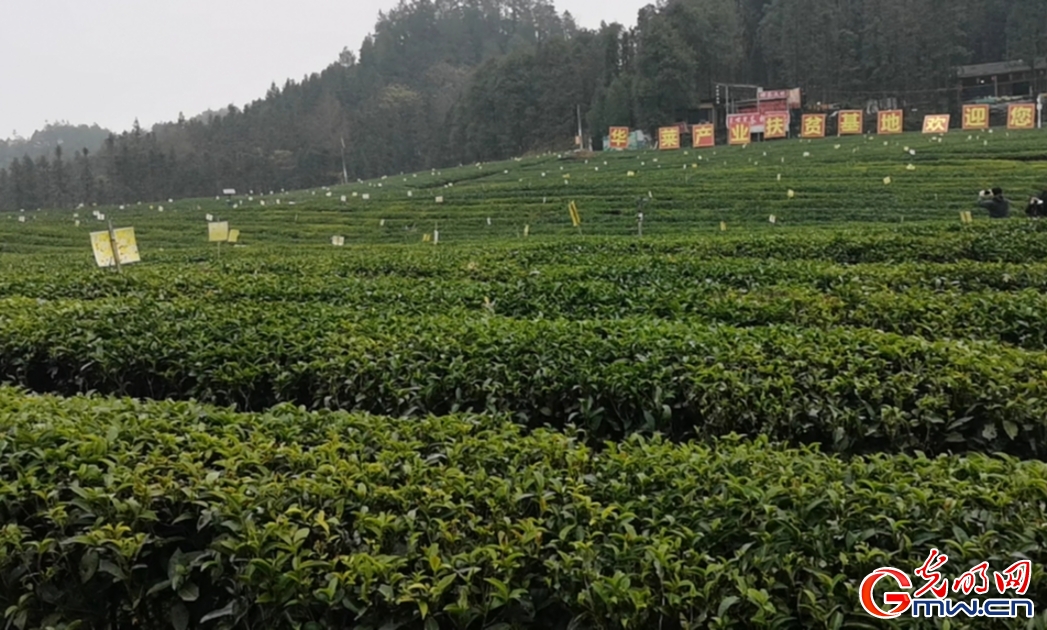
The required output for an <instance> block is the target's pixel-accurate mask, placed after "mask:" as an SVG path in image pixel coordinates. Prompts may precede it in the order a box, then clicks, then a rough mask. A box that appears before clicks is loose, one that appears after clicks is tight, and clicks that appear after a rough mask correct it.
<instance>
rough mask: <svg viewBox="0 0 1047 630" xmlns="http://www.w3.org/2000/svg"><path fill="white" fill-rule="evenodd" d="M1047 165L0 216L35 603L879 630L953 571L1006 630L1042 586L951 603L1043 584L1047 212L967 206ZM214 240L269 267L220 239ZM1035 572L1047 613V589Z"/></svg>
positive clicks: (535, 184) (199, 613) (801, 145)
mask: <svg viewBox="0 0 1047 630" xmlns="http://www.w3.org/2000/svg"><path fill="white" fill-rule="evenodd" d="M1045 137H1047V133H1045V132H1043V131H1030V132H1023V133H1008V132H1006V131H1003V130H994V131H993V133H988V132H986V133H982V134H967V133H963V134H960V133H953V134H949V135H946V136H944V137H942V136H924V135H920V134H905V135H902V136H892V137H890V138H888V139H884V138H882V137H875V136H868V137H856V138H849V139H841V140H833V139H827V140H823V141H816V142H807V141H804V142H801V141H796V140H793V141H780V142H767V143H762V144H760V143H758V144H751V145H749V146H747V147H745V148H743V147H719V148H715V149H709V150H702V151H694V150H690V151H682V150H681V151H664V152H654V151H647V152H636V153H615V154H602V155H587V154H578V155H566V154H562V155H561V154H551V155H540V156H531V157H526V158H520V159H517V160H509V161H505V162H496V163H492V162H488V163H481V164H475V163H474V164H470V165H464V166H461V167H456V168H453V169H433V170H427V171H423V172H419V173H405V174H403V175H397V176H387V177H383V178H376V179H372V180H367V181H361V182H356V183H354V184H352V185H348V186H341V187H334V188H331V189H325V188H323V187H320V188H314V189H309V190H298V191H280V190H279V189H275V190H272V191H270V190H268V189H266V190H261V189H255V190H253V191H252V190H250V189H249V190H247V191H238V195H237V196H236V197H235V198H234V199H230V200H223V199H215V198H214V197H213V196H211V197H208V198H198V199H179V200H172V201H168V200H162V199H145V200H143V201H142V203H141V205H139V204H138V203H137V202H136V203H134V204H133V205H129V206H125V207H123V208H121V207H119V206H116V207H113V206H104V207H103V206H99V207H90V206H88V207H84V208H80V209H76V210H74V209H71V208H61V209H44V210H40V211H35V210H27V211H26V212H13V213H12V212H7V213H0V245H2V248H0V263H2V264H0V381H3V383H4V384H3V385H0V479H2V480H3V482H2V483H0V522H2V523H3V527H2V528H0V576H3V579H0V608H2V609H3V610H5V611H6V613H5V614H6V615H7V616H8V617H9V618H11V619H12V625H13V626H14V627H26V628H30V627H32V628H35V627H47V626H49V627H70V626H73V625H79V626H80V627H92V628H95V627H97V628H101V627H118V628H124V627H141V628H146V629H148V630H154V629H155V630H160V629H162V628H171V627H174V628H189V627H194V628H195V627H209V626H208V624H213V625H214V626H215V627H222V628H228V629H229V630H234V629H235V630H241V629H244V630H247V629H250V628H260V627H266V628H269V627H288V628H292V627H302V628H306V629H309V630H322V629H327V628H331V629H332V630H333V629H335V628H358V629H360V630H364V629H369V630H374V629H376V628H383V627H384V628H391V627H400V628H404V629H409V630H444V629H445V630H450V629H452V628H456V629H460V628H485V629H491V628H510V627H511V628H521V629H524V630H530V629H534V630H539V629H541V630H581V629H583V628H584V629H592V630H597V629H602V628H624V627H631V628H674V629H677V630H684V629H693V630H697V629H698V628H706V627H716V628H742V629H748V628H842V627H856V628H857V627H871V624H870V620H871V619H872V618H871V617H870V616H869V614H868V613H867V612H866V610H865V609H863V600H861V599H860V597H859V593H860V588H861V584H862V582H863V578H864V577H865V576H867V575H869V574H870V573H871V572H873V571H875V570H876V569H877V568H879V567H881V566H885V565H887V564H888V563H890V565H891V566H895V567H900V569H899V570H900V571H903V572H905V573H906V574H907V575H912V574H913V572H914V571H915V570H917V568H918V567H920V566H921V565H922V564H923V563H924V561H925V560H926V558H928V556H929V555H930V554H931V553H932V550H940V551H941V552H942V553H943V554H946V555H947V556H948V558H949V560H950V562H949V564H948V566H947V567H945V569H943V573H942V574H943V575H944V576H946V577H947V578H948V579H949V583H948V584H947V587H950V586H951V591H952V592H951V595H950V596H951V598H952V599H953V600H954V601H957V602H959V601H961V600H962V601H963V603H964V605H965V606H967V607H968V608H967V609H966V610H967V611H968V612H970V611H971V608H972V607H973V608H974V612H975V614H973V615H967V616H965V615H964V614H963V613H962V612H961V613H959V614H957V615H956V616H954V617H952V618H951V619H950V624H949V627H950V628H956V629H963V630H968V629H972V630H973V629H974V628H982V627H985V624H984V620H982V619H974V618H972V617H977V616H978V614H977V613H978V612H980V611H982V610H985V609H987V608H988V604H987V603H986V602H987V600H984V599H982V598H983V597H996V596H997V593H999V594H1000V595H1003V596H1011V595H1012V594H1014V592H1015V588H1014V587H1010V586H1006V584H1005V583H1004V582H1002V581H1001V582H995V581H994V583H993V584H991V585H990V586H995V587H996V591H993V592H992V593H991V594H977V593H976V594H974V595H972V594H971V593H969V592H968V593H964V592H963V591H962V589H961V588H960V587H959V586H958V585H957V582H952V581H951V580H953V579H956V578H959V577H960V576H961V575H962V574H963V572H965V571H967V570H968V568H969V567H972V566H975V567H976V566H977V565H979V563H982V562H985V563H988V569H986V570H987V571H993V572H996V573H997V574H999V573H1003V572H1005V571H1007V570H1011V571H1013V572H1016V571H1020V570H1021V569H1022V568H1023V567H1024V566H1025V565H1024V564H1023V563H1024V562H1028V563H1030V566H1032V567H1039V566H1042V565H1043V564H1044V563H1047V544H1045V542H1047V541H1045V540H1044V528H1043V527H1042V524H1043V523H1045V522H1047V504H1045V503H1044V500H1043V499H1044V488H1045V487H1047V464H1045V463H1044V459H1045V457H1047V381H1045V379H1044V375H1045V374H1047V263H1045V262H1044V261H1045V260H1047V239H1045V238H1044V236H1045V234H1047V222H1045V221H1033V220H1029V219H1026V218H1025V217H1023V216H1021V208H1020V207H1019V208H1017V209H1016V210H1017V212H1016V214H1017V215H1018V216H1017V217H1014V218H1011V219H1009V220H1001V221H995V220H989V219H987V218H986V217H985V214H984V211H980V210H979V209H978V207H977V206H976V205H975V204H974V203H973V202H974V199H975V198H976V194H977V191H978V190H979V189H980V188H984V187H987V186H991V185H1001V186H1003V187H1004V188H1005V189H1007V190H1008V191H1010V192H1011V194H1012V197H1013V198H1014V199H1015V200H1016V201H1021V200H1022V197H1024V195H1025V194H1026V193H1031V192H1033V191H1037V190H1041V189H1042V188H1044V187H1045V186H1044V182H1045V180H1047V163H1045V162H1044V160H1043V159H1042V157H1043V150H1042V147H1043V143H1044V139H1045ZM910 167H911V168H910ZM561 169H562V170H561ZM630 172H631V173H632V175H630ZM779 174H780V175H781V178H780V180H779V177H778V175H779ZM887 178H889V179H887ZM790 190H792V191H793V193H794V194H793V195H792V196H790V195H789V194H788V192H789V191H790ZM263 193H264V194H263ZM365 195H366V198H365ZM343 196H344V197H345V200H344V201H343V200H342V197H343ZM437 197H442V198H443V202H442V203H438V202H437ZM642 199H646V200H647V202H646V205H644V206H642V211H643V235H642V236H641V235H640V234H639V229H638V228H639V226H638V219H639V217H638V216H637V201H638V200H642ZM571 201H574V202H576V205H577V209H578V214H579V215H580V218H581V224H580V226H577V227H576V226H573V225H572V221H571V219H570V215H569V213H568V204H569V202H571ZM961 210H971V211H973V212H974V213H975V218H974V221H973V224H970V225H967V224H961V222H960V220H959V211H961ZM92 211H94V212H96V213H101V214H104V215H105V216H104V218H102V219H98V218H96V217H95V216H93V215H92ZM209 214H210V215H212V216H211V217H210V219H221V220H223V221H228V222H229V223H230V225H231V227H233V228H237V229H240V230H242V234H241V238H240V243H239V244H238V245H233V244H230V243H222V244H216V243H210V242H208V231H209V226H208V223H209V222H210V221H209V218H208V216H207V215H209ZM772 214H773V215H774V216H775V218H776V222H775V223H771V222H770V221H769V215H772ZM488 219H490V220H489V221H488ZM110 220H112V222H113V224H114V227H125V226H133V227H134V228H135V232H136V235H137V240H138V245H139V247H140V252H141V258H142V260H141V262H139V263H134V264H128V265H125V266H123V267H122V268H121V270H120V272H119V273H118V272H117V271H116V270H114V269H98V268H96V267H95V265H94V261H93V259H92V258H93V257H92V253H91V248H90V245H89V243H90V234H89V233H90V232H92V231H95V230H101V229H103V228H105V227H106V226H107V225H108V223H109V221H110ZM77 222H79V224H77ZM721 222H723V225H722V226H721ZM437 232H438V233H439V234H438V238H437ZM339 235H341V236H345V237H346V243H345V245H344V246H333V245H332V243H331V237H332V236H339ZM426 236H428V238H426ZM56 541H57V542H56ZM1028 578H1029V579H1028V584H1027V588H1026V589H1025V590H1023V591H1022V592H1021V594H1020V596H1021V597H1027V598H1029V606H1030V607H1033V608H1034V607H1035V605H1036V602H1043V601H1047V574H1044V573H1043V572H1042V571H1038V570H1030V573H1029V574H1028ZM917 583H918V582H917ZM959 584H962V582H960V583H959ZM1005 586H1006V587H1005ZM972 597H974V600H973V601H975V602H976V603H975V604H970V601H972ZM865 604H868V602H867V601H866V602H865ZM983 606H984V607H985V608H983ZM1023 614H1024V611H1023ZM1041 619H1042V612H1041V613H1040V617H1039V618H1037V619H1030V620H1026V619H1023V620H1022V622H1021V625H1022V626H1028V627H1039V626H1037V625H1036V624H1037V623H1039V620H1041ZM908 621H909V620H903V624H904V627H907V628H918V629H921V630H922V629H924V628H926V629H928V630H929V629H930V628H935V627H937V625H938V622H937V621H936V620H931V619H913V620H911V621H912V623H908ZM1027 621H1033V622H1034V623H1032V624H1028V623H1026V622H1027ZM1041 625H1042V624H1041Z"/></svg>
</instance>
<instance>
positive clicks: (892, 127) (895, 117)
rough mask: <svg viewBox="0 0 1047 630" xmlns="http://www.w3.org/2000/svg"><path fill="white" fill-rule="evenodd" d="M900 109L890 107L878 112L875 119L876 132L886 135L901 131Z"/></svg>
mask: <svg viewBox="0 0 1047 630" xmlns="http://www.w3.org/2000/svg"><path fill="white" fill-rule="evenodd" d="M902 115H903V114H902V110H900V109H891V110H887V111H883V112H880V113H879V114H878V115H877V120H876V133H878V134H880V135H882V136H886V135H891V134H896V133H901V132H902Z"/></svg>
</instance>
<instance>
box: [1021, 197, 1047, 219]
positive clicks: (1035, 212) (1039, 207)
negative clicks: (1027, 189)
mask: <svg viewBox="0 0 1047 630" xmlns="http://www.w3.org/2000/svg"><path fill="white" fill-rule="evenodd" d="M1044 200H1047V190H1045V191H1043V192H1041V193H1039V194H1038V195H1033V197H1032V198H1031V199H1029V205H1028V206H1026V207H1025V214H1026V216H1028V217H1029V218H1030V219H1038V218H1040V217H1047V205H1044Z"/></svg>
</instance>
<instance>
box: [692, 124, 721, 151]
mask: <svg viewBox="0 0 1047 630" xmlns="http://www.w3.org/2000/svg"><path fill="white" fill-rule="evenodd" d="M691 143H692V146H693V147H694V148H695V149H704V148H707V147H715V146H716V129H715V127H713V126H712V125H711V124H705V125H695V126H694V127H691Z"/></svg>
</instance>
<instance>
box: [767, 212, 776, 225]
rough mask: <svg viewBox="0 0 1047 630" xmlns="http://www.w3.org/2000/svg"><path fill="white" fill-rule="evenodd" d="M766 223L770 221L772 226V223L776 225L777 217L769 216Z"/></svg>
mask: <svg viewBox="0 0 1047 630" xmlns="http://www.w3.org/2000/svg"><path fill="white" fill-rule="evenodd" d="M768 221H770V222H771V223H772V224H773V223H778V217H776V216H774V215H773V214H772V215H771V216H770V218H769V219H768Z"/></svg>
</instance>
